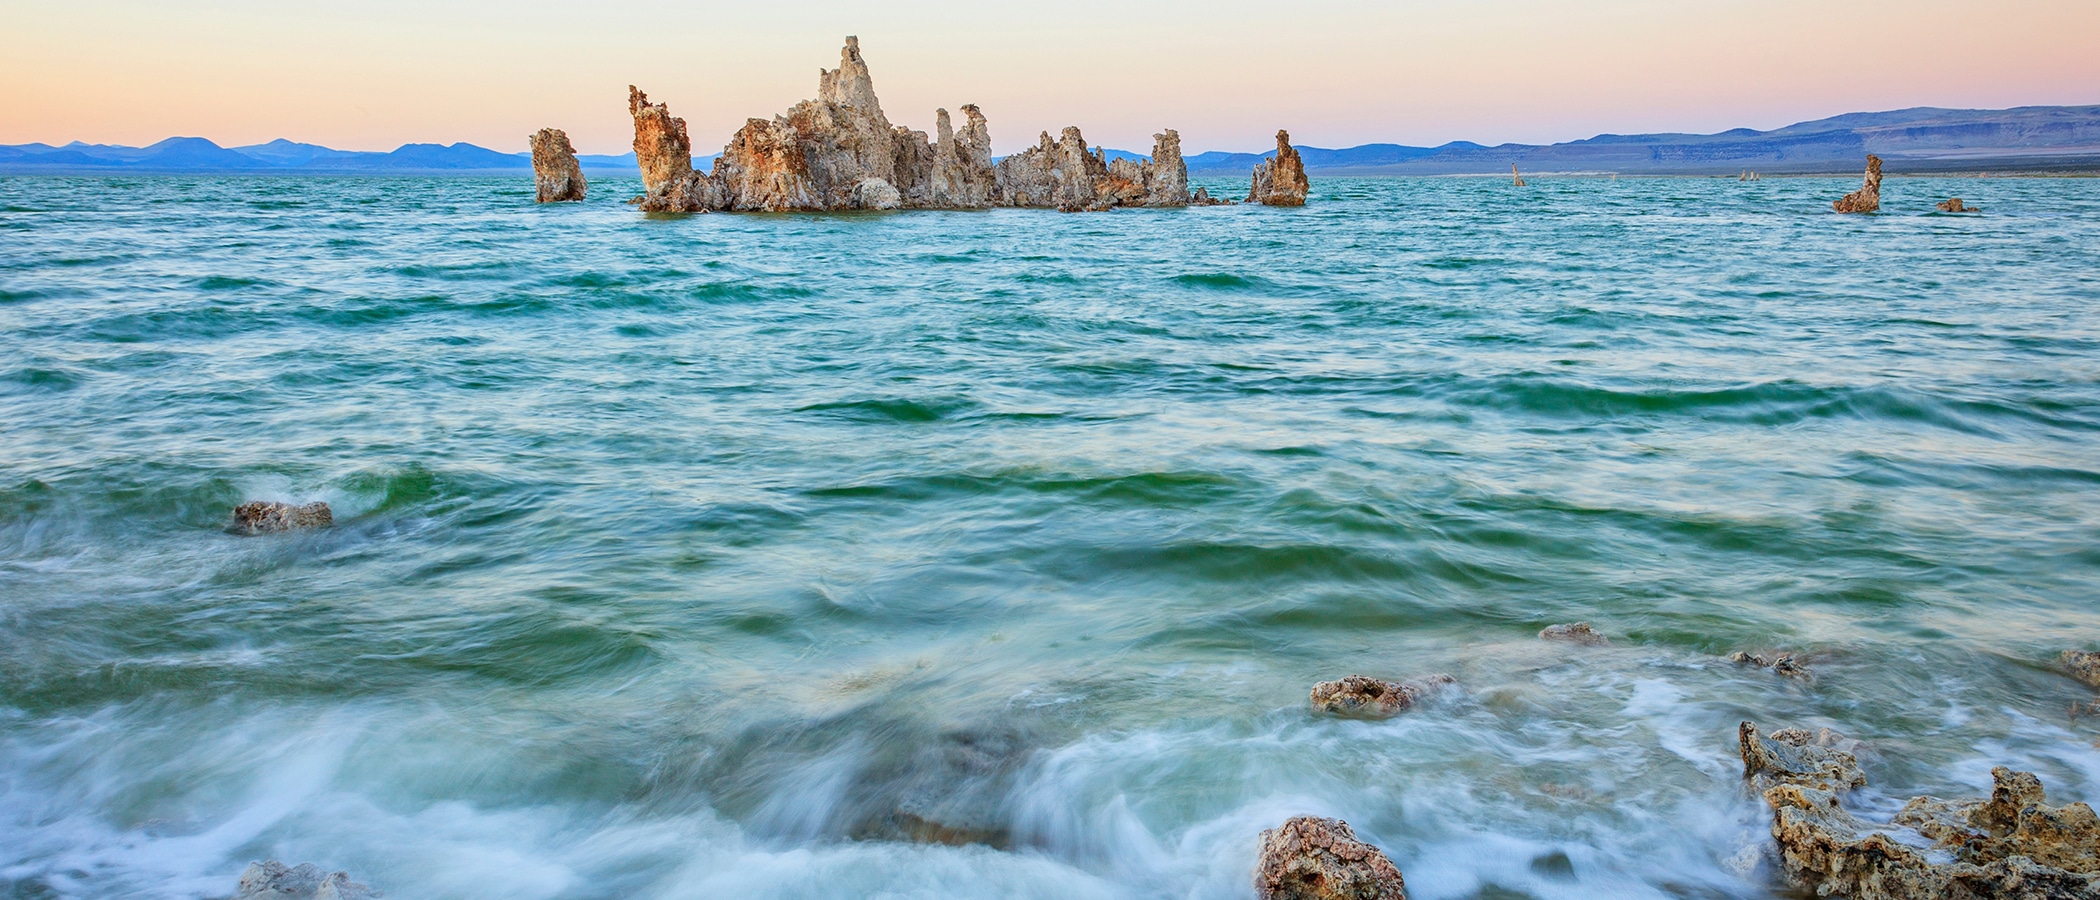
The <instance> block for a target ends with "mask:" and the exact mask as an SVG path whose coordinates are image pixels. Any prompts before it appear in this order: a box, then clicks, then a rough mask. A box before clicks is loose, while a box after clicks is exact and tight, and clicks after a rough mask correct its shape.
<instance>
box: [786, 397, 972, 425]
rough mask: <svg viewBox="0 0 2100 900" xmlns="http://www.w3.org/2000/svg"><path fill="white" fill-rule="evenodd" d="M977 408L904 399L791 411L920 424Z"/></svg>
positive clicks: (956, 400) (838, 403)
mask: <svg viewBox="0 0 2100 900" xmlns="http://www.w3.org/2000/svg"><path fill="white" fill-rule="evenodd" d="M977 407H978V403H977V402H976V401H974V400H968V399H964V398H942V399H929V400H914V399H910V398H905V397H883V398H877V399H868V400H842V401H836V402H831V403H813V404H810V405H808V406H801V407H796V409H795V411H796V412H802V413H821V414H823V415H826V416H829V417H833V418H839V419H844V420H847V421H852V422H863V423H869V424H883V423H905V424H923V423H927V422H938V421H941V420H942V419H948V418H952V417H954V416H955V415H956V414H957V413H960V412H962V411H964V410H970V409H976V408H977Z"/></svg>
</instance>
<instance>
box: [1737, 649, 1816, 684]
mask: <svg viewBox="0 0 2100 900" xmlns="http://www.w3.org/2000/svg"><path fill="white" fill-rule="evenodd" d="M1728 661H1729V662H1732V663H1736V664H1737V665H1744V666H1756V667H1758V668H1760V669H1771V670H1772V673H1773V674H1775V675H1785V676H1786V677H1788V678H1807V677H1809V672H1808V667H1807V666H1805V665H1802V664H1801V661H1800V660H1798V659H1795V658H1794V655H1793V654H1791V653H1749V652H1743V651H1738V652H1735V653H1731V654H1728Z"/></svg>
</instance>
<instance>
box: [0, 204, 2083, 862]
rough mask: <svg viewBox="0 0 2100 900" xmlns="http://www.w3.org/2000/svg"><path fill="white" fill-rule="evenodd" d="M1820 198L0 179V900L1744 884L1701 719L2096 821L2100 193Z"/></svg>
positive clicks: (1720, 765) (1734, 779)
mask: <svg viewBox="0 0 2100 900" xmlns="http://www.w3.org/2000/svg"><path fill="white" fill-rule="evenodd" d="M1855 184H1856V179H1822V180H1817V179H1778V178H1775V179H1770V180H1766V181H1762V182H1756V183H1750V184H1743V183H1738V182H1735V181H1720V180H1697V179H1652V180H1644V179H1623V180H1618V181H1611V180H1607V179H1594V178H1592V179H1554V178H1538V179H1535V180H1534V181H1533V186H1532V187H1531V188H1530V189H1529V190H1525V191H1516V190H1513V189H1511V188H1509V187H1508V186H1507V184H1506V183H1505V182H1504V181H1502V180H1498V179H1409V180H1340V179H1334V180H1322V181H1321V182H1319V183H1318V184H1317V185H1316V186H1315V187H1316V190H1315V193H1314V199H1313V204H1312V205H1311V206H1308V207H1307V208H1305V209H1303V210H1277V209H1263V208H1247V207H1235V208H1223V209H1198V210H1186V211H1157V212H1152V211H1144V212H1138V211H1129V212H1118V213H1114V214H1099V215H1078V216H1068V215H1058V214H1054V213H1046V212H1028V211H999V212H988V213H907V214H889V215H830V216H762V215H745V216H729V215H708V216H694V217H688V218H649V217H644V216H642V215H640V214H637V213H635V212H634V211H633V210H632V208H631V207H627V206H624V205H621V204H620V203H619V202H618V199H617V198H619V197H624V196H626V195H628V194H631V193H633V191H634V187H633V185H631V184H630V185H618V184H614V185H606V184H600V185H597V186H595V187H596V189H597V195H598V197H597V199H594V200H592V201H591V202H589V203H587V204H582V205H570V206H557V207H535V206H534V205H533V204H531V203H530V202H529V200H530V193H531V185H530V184H529V183H527V182H524V181H521V180H502V181H497V180H490V181H477V180H416V179H343V180H324V179H311V180H269V179H251V178H229V179H178V178H167V179H133V180H122V179H78V180H68V179H47V178H15V179H0V249H4V254H0V335H4V336H0V342H4V343H0V895H4V896H8V897H20V898H42V897H53V896H59V897H97V898H110V897H199V896H223V895H225V894H228V893H230V892H231V890H232V885H233V881H234V878H235V876H236V875H237V874H238V872H239V871H240V870H241V868H242V867H243V866H244V865H245V864H246V862H247V861H248V860H250V859H254V858H263V857H276V858H281V859H285V860H287V861H313V862H317V863H320V864H322V865H324V866H327V867H329V868H341V869H347V870H349V871H350V872H351V873H352V874H353V876H354V877H356V878H357V879H359V880H362V881H366V882H369V883H372V884H373V885H375V886H378V887H381V888H384V889H386V890H388V891H389V893H391V894H392V895H393V896H396V897H416V898H485V897H514V898H615V897H619V898H626V897H641V896H648V897H673V898H676V897H694V898H700V897H729V896H736V897H874V896H881V897H1044V898H1053V897H1054V898H1066V897H1104V898H1106V897H1116V898H1126V897H1127V898H1169V897H1172V898H1183V897H1241V898H1244V897H1250V896H1251V895H1252V887H1251V883H1250V880H1249V879H1250V873H1251V870H1252V864H1253V856H1254V848H1255V841H1256V835H1257V833H1258V832H1259V831H1260V830H1261V829H1263V828H1266V827H1271V826H1273V825H1276V824H1278V823H1279V822H1281V821H1282V820H1283V819H1284V818H1285V817H1288V816H1290V815H1293V814H1297V813H1305V812H1310V813H1320V814H1328V815H1339V816H1342V817H1344V818H1346V819H1348V820H1349V821H1350V822H1351V823H1352V824H1354V825H1355V826H1356V827H1357V829H1358V831H1359V833H1360V834H1362V835H1364V836H1365V837H1367V838H1369V839H1371V840H1373V841H1374V842H1376V843H1378V844H1380V845H1381V846H1383V847H1384V848H1386V849H1387V851H1388V852H1389V853H1391V855H1392V856H1393V857H1394V859H1395V861H1396V862H1397V863H1398V864H1399V865H1400V868H1401V869H1402V870H1403V871H1404V872H1405V873H1406V876H1407V880H1408V885H1409V889H1410V892H1411V894H1412V895H1413V896H1415V897H1417V898H1418V900H1437V898H1512V897H1536V898H1561V897H1568V898H1572V897H1597V896H1615V897H1771V896H1775V895H1779V894H1781V893H1783V891H1782V889H1781V888H1780V887H1779V886H1778V885H1777V884H1776V883H1775V882H1773V881H1772V876H1771V873H1770V871H1769V867H1766V868H1763V869H1759V870H1754V871H1751V872H1749V873H1748V874H1747V875H1745V874H1739V873H1738V870H1737V868H1734V867H1731V866H1730V865H1729V862H1728V861H1729V860H1730V859H1731V858H1732V857H1736V856H1737V854H1738V853H1739V852H1740V851H1742V849H1743V848H1744V847H1745V846H1749V845H1753V844H1755V843H1756V842H1757V841H1758V839H1759V836H1760V834H1761V833H1762V829H1763V827H1764V826H1763V822H1764V817H1763V813H1762V811H1761V806H1760V805H1759V804H1758V803H1757V802H1756V801H1754V800H1753V799H1751V798H1750V797H1748V796H1747V795H1746V794H1745V793H1743V792H1742V790H1741V788H1740V786H1739V766H1738V764H1737V763H1736V762H1735V760H1734V758H1733V754H1734V748H1733V733H1734V728H1735V725H1736V723H1737V722H1738V721H1740V720H1742V719H1745V718H1751V719H1755V720H1757V721H1759V722H1762V723H1766V724H1767V726H1768V727H1776V726H1779V725H1803V726H1824V725H1828V726H1834V727H1837V728H1838V729H1840V730H1842V731H1844V732H1846V733H1848V734H1850V735H1852V736H1856V737H1859V738H1863V739H1865V740H1866V741H1867V742H1868V743H1869V747H1870V752H1869V755H1868V756H1867V758H1866V765H1867V769H1868V774H1869V776H1870V778H1871V779H1872V780H1873V787H1872V788H1871V789H1870V791H1869V792H1868V794H1867V796H1866V798H1865V799H1864V800H1863V801H1862V802H1863V803H1864V804H1865V805H1867V806H1870V807H1871V806H1874V805H1876V804H1880V805H1882V806H1884V807H1886V805H1887V804H1890V803H1893V802H1895V801H1897V800H1899V799H1900V798H1903V797H1907V796H1910V795H1911V794H1914V793H1919V792H1924V791H1932V792H1941V793H1945V792H1968V791H1975V790H1977V789H1979V788H1981V787H1983V786H1987V785H1988V783H1989V776H1988V769H1989V767H1990V766H1992V765H1994V764H2000V763H2005V764H2012V765H2016V766H2020V767H2025V768H2029V769H2032V770H2034V771H2036V772H2038V773H2039V774H2041V775H2042V777H2043V779H2044V781H2045V783H2047V784H2048V785H2049V787H2050V790H2051V791H2052V796H2053V798H2054V799H2056V800H2058V801H2063V800H2070V799H2086V800H2096V799H2100V749H2096V748H2095V744H2094V741H2095V738H2096V736H2100V725H2096V724H2095V723H2094V722H2093V720H2091V719H2073V718H2071V717H2070V716H2069V715H2068V714H2067V712H2066V711H2067V709H2069V708H2070V706H2071V704H2072V703H2074V702H2078V701H2085V700H2090V699H2092V696H2093V695H2092V693H2091V692H2090V691H2088V690H2086V689H2085V688H2083V687H2081V686H2079V685H2078V684H2076V683H2075V682H2072V681H2070V680H2069V679H2067V678H2064V677H2062V676H2060V675H2058V674H2057V673H2055V672H2054V671H2053V670H2052V668H2051V665H2052V660H2053V658H2054V656H2055V655H2056V653H2057V652H2058V651H2060V650H2062V649H2065V648H2069V647H2088V648H2090V647H2094V646H2096V642H2100V308H2096V301H2100V276H2096V274H2095V273H2096V272H2100V267H2096V265H2095V260H2096V251H2100V182H2094V181H2082V180H2044V179H2035V180H2026V179H1994V180H1987V181H1932V180H1914V179H1898V180H1891V181H1890V182H1889V184H1888V186H1887V194H1886V197H1887V200H1888V202H1889V204H1890V211H1889V212H1888V213H1886V214H1884V215H1881V216H1876V217H1840V216H1837V215H1833V214H1831V213H1829V212H1828V201H1829V199H1830V198H1831V197H1833V196H1836V195H1837V194H1840V193H1843V192H1844V191H1846V190H1849V189H1850V188H1851V187H1853V186H1855ZM1210 186H1211V187H1212V189H1213V190H1217V191H1230V190H1231V189H1232V188H1233V187H1236V185H1233V184H1230V183H1226V182H1212V183H1210ZM1953 194H1959V195H1961V196H1962V197H1963V198H1964V199H1965V200H1967V201H1968V202H1970V203H1972V204H1980V205H1982V206H1983V207H1985V208H1986V209H1987V210H1988V213H1987V214H1986V215H1984V216H1982V217H1966V218H1965V217H1952V216H1941V215H1926V214H1920V213H1922V212H1927V211H1929V210H1930V204H1931V202H1932V201H1935V200H1938V199H1941V198H1944V197H1945V196H1949V195H1953ZM255 498H263V499H279V500H297V501H305V500H309V499H323V500H326V501H328V502H329V503H331V504H332V505H333V506H334V509H335V512H336V517H337V522H338V527H336V528H334V529H333V530H329V531H326V532H320V533H312V534H305V535H296V536H275V537H261V538H242V537H236V536H233V535H230V534H227V533H225V532H224V531H223V528H224V526H225V524H226V522H227V516H228V510H229V508H230V507H231V506H232V505H234V504H235V503H238V502H241V501H243V500H247V499H255ZM1573 620H1588V621H1590V622H1593V623H1595V624H1596V626H1597V627H1598V628H1599V629H1601V630H1602V631H1604V632H1606V633H1608V634H1609V635H1611V636H1612V638H1613V643H1612V645H1611V646H1609V647H1604V648H1583V647H1574V646H1568V645H1561V644H1546V643H1543V642H1541V641H1539V640H1537V638H1536V637H1535V635H1536V633H1537V631H1538V630H1539V629H1540V628H1541V627H1542V626H1545V625H1548V624H1551V623H1556V622H1566V621H1573ZM1758 648H1769V649H1776V650H1792V651H1799V652H1802V653H1805V654H1808V655H1809V658H1810V660H1811V664H1812V665H1813V666H1814V668H1815V670H1816V673H1817V677H1816V678H1815V680H1814V681H1812V682H1797V681H1789V680H1785V679H1781V678H1778V677H1775V676H1773V675H1770V674H1769V673H1765V672H1761V671H1758V670H1752V669H1743V668H1738V667H1736V666H1734V665H1731V664H1729V663H1727V662H1725V661H1724V660H1722V659H1721V658H1720V657H1721V655H1723V654H1726V653H1728V652H1730V651H1733V650H1738V649H1758ZM1350 672H1362V673H1366V674H1372V675H1380V676H1388V677H1403V676H1412V675H1420V674H1426V673H1431V672H1449V673H1451V674H1453V675H1455V676H1456V677H1457V678H1458V680H1459V682H1460V684H1461V686H1462V687H1461V689H1460V690H1458V691H1456V692H1453V693H1451V694H1448V695H1446V696H1445V697H1443V698H1441V699H1439V700H1438V701H1436V702H1435V703H1433V704H1431V705H1430V706H1429V707H1427V708H1424V709H1418V710H1415V711H1412V712H1410V713H1407V714H1405V715H1402V716H1400V717H1398V718H1395V719H1392V720H1390V721H1386V722H1381V723H1368V722H1355V721H1338V720H1333V719H1324V718H1317V717H1314V716H1313V715H1311V714H1310V713H1309V712H1308V710H1307V709H1306V701H1305V695H1306V691H1307V689H1308V688H1309V687H1310V686H1311V685H1312V684H1313V683H1314V682H1316V681H1319V680H1323V679H1326V678H1332V677H1337V676H1339V675H1342V674H1346V673H1350ZM915 838H916V840H914V839H915ZM932 839H938V840H932ZM940 840H946V841H949V842H951V843H952V844H963V846H952V845H950V844H943V843H940V842H939V841H940ZM972 841H976V842H975V843H971V842H972ZM1753 858H1754V857H1753Z"/></svg>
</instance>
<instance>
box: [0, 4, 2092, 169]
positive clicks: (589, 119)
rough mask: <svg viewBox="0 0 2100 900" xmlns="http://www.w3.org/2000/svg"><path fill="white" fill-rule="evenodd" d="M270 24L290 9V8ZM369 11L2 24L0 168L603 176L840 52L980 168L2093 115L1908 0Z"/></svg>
mask: <svg viewBox="0 0 2100 900" xmlns="http://www.w3.org/2000/svg"><path fill="white" fill-rule="evenodd" d="M295 6H296V7H298V8H294V7H295ZM434 6H435V5H433V4H416V5H411V4H409V3H406V2H403V0H379V2H375V3H367V4H361V5H359V6H358V7H357V8H356V9H355V10H350V9H345V8H341V7H339V6H329V7H321V6H305V5H299V4H284V3H265V2H261V0H221V2H214V3H202V2H190V3H182V2H169V3H145V2H138V0H75V2H72V3H68V4H64V5H59V4H37V5H34V6H31V5H28V4H21V3H17V4H14V7H15V8H13V9H11V10H10V11H9V12H8V14H7V15H8V19H9V22H10V25H9V28H8V29H7V31H6V33H5V34H4V35H0V143H8V144H13V143H27V142H31V141H45V142H49V143H63V142H66V141H70V140H76V139H78V140H85V141H88V142H90V143H122V144H133V145H142V144H147V143H151V142H153V141H156V140H159V139H161V138H165V137H168V136H171V135H194V136H201V137H207V138H211V139H212V140H214V141H217V142H218V143H220V144H223V145H227V146H237V145H243V144H253V143H261V142H264V141H268V140H270V139H272V138H277V137H286V138H290V139H293V140H299V141H307V142H312V143H318V144H325V145H328V146H331V147H336V148H339V149H354V150H390V149H393V148H394V147H395V146H398V145H400V144H402V143H407V142H436V143H452V142H455V141H467V142H471V143H475V144H480V145H482V146H486V147H490V148H493V149H497V150H504V151H518V150H522V149H524V146H525V136H526V135H527V134H529V133H530V132H532V131H533V130H535V129H538V128H540V127H543V126H554V127H560V128H564V129H566V130H567V131H568V132H569V134H570V136H571V137H572V139H574V141H575V143H576V145H577V147H578V149H579V150H581V151H583V152H586V153H621V152H625V151H626V150H627V149H628V143H629V140H630V138H631V130H630V128H631V126H630V123H629V120H628V118H627V110H626V89H627V85H628V84H629V83H634V84H638V85H640V86H641V87H642V88H643V89H644V90H646V91H648V92H649V94H650V96H651V98H652V99H656V100H660V101H666V102H668V103H670V105H671V108H672V111H673V112H675V113H677V114H678V115H680V116H683V117H685V118H686V120H687V121H688V122H689V123H690V125H691V131H692V135H693V142H694V150H695V152H696V153H701V154H706V153H712V152H715V150H717V149H719V148H720V146H721V145H722V143H724V142H725V141H726V140H727V139H728V137H729V135H730V134H731V133H732V132H733V131H734V130H735V129H736V128H737V127H738V126H739V125H741V124H742V123H743V121H744V120H745V119H746V118H749V117H752V116H770V115H772V114H774V113H777V112H780V111H782V110H784V109H785V108H787V107H788V106H789V105H791V104H792V103H794V102H795V101H797V100H800V99H804V98H807V97H810V96H813V95H814V94H815V91H816V75H817V69H818V68H819V67H820V66H821V67H827V68H828V67H832V66H835V65H836V64H837V60H838V47H839V43H840V38H841V37H842V36H844V35H846V34H848V33H854V34H858V35H859V36H860V38H861V44H862V49H863V51H864V52H865V54H866V56H867V58H868V61H869V65H870V67H871V68H872V70H873V71H874V75H875V83H876V87H877V89H878V90H879V91H880V92H881V95H882V99H883V106H884V110H885V111H886V112H887V113H888V114H889V117H890V119H891V120H892V121H893V122H897V123H899V124H906V125H910V126H911V127H914V128H920V129H927V130H931V128H932V125H933V110H934V108H935V107H936V106H945V107H947V108H948V109H950V110H951V111H952V110H954V109H955V108H956V107H958V106H960V105H961V104H963V103H967V102H974V103H977V104H978V105H980V106H981V107H983V108H984V110H985V113H986V115H987V116H988V117H989V118H990V120H991V126H992V135H993V139H994V141H995V143H996V144H997V146H998V147H999V149H1000V150H1001V152H1006V151H1010V150H1012V149H1017V148H1019V147H1021V146H1023V145H1026V144H1030V143H1033V142H1034V140H1035V136H1036V134H1037V132H1039V131H1044V130H1048V131H1051V132H1052V133H1055V132H1056V131H1057V129H1058V128H1060V127H1062V126H1064V125H1067V124H1077V125H1079V126H1081V127H1082V128H1083V129H1084V130H1085V133H1086V135H1087V138H1088V140H1089V141H1090V142H1091V143H1094V144H1099V145H1106V146H1113V147H1121V148H1126V149H1131V150H1137V151H1140V152H1143V151H1146V150H1148V149H1149V148H1150V147H1151V137H1150V136H1151V134H1152V133H1153V132H1155V131H1157V130H1159V129H1160V128H1162V127H1175V128H1178V129H1179V130H1180V131H1181V133H1182V137H1183V145H1184V147H1186V148H1187V149H1188V151H1189V152H1192V153H1193V152H1199V151H1202V150H1261V149H1263V148H1265V147H1267V146H1270V135H1272V134H1273V133H1274V132H1275V130H1276V129H1277V128H1278V127H1288V128H1289V129H1290V130H1291V132H1292V135H1293V137H1294V139H1295V140H1297V141H1298V142H1300V143H1303V144H1306V145H1309V146H1320V147H1343V146H1351V145H1355V144H1362V143H1369V142H1374V141H1389V142H1395V143H1406V144H1417V145H1435V144H1440V143H1443V142H1446V141H1451V140H1472V141H1478V142H1481V143H1487V144H1493V143H1500V142H1504V141H1521V142H1528V143H1549V142H1553V141H1562V140H1572V139H1578V138H1584V137H1589V136H1591V135H1594V134H1597V133H1599V132H1618V133H1632V132H1643V131H1693V132H1711V131H1719V130H1723V129H1727V128H1734V127H1753V128H1773V127H1778V126H1781V125H1786V124H1790V123H1792V122H1795V121H1800V120H1803V119H1812V118H1819V117H1822V116H1827V115H1833V114H1837V113H1843V112H1852V111H1865V110H1879V109H1892V108H1900V107H1906V106H1953V107H2004V106H2022V105H2036V104H2085V103H2100V54H2096V53H2093V52H2092V49H2091V45H2092V41H2093V38H2094V36H2095V35H2100V5H2095V4H2091V3H2085V2H2080V3H2071V2H2061V0H2051V2H2042V0H2025V2H2022V0H2013V2H2008V3H2004V4H1997V5H1993V6H1991V7H1988V8H1986V7H1983V6H1981V5H1977V4H1973V3H1957V2H1947V0H1924V2H1912V3H1904V4H1897V3H1894V2H1883V0H1877V2H1872V3H1866V4H1860V5H1858V6H1856V7H1855V8H1853V9H1849V10H1846V11H1844V12H1842V13H1838V14H1833V13H1831V12H1830V11H1829V7H1827V6H1822V5H1810V4H1807V3H1804V2H1797V0H1789V2H1777V3H1750V2H1724V3H1716V4H1707V5H1704V6H1702V7H1700V8H1697V9H1692V8H1687V5H1685V4H1673V3H1662V2H1650V0H1613V2H1599V3H1591V4H1587V5H1585V6H1582V7H1579V8H1577V7H1573V6H1569V5H1566V4H1553V3H1547V2H1537V0H1485V2H1476V3H1468V4H1456V3H1450V2H1403V3H1370V2H1313V3H1308V4H1303V5H1301V8H1299V9H1296V10H1294V11H1293V12H1292V14H1291V15H1290V16H1288V17H1279V16H1278V15H1277V14H1276V12H1275V9H1276V7H1275V5H1274V4H1271V3H1265V2H1244V0H1215V2H1210V3H1202V4H1199V3H1193V2H1173V3H1165V4H1154V5H1151V6H1146V7H1143V8H1131V9H1118V10H1117V11H1116V12H1115V13H1114V17H1115V21H1114V22H1113V24H1109V23H1103V22H1092V21H1089V22H1085V23H1076V24H1075V23H1068V22H1066V21H1064V20H1062V19H1058V18H1055V17H1054V16H1053V14H1052V12H1050V11H1049V8H1030V9H1027V10H1008V9H1005V8H1002V7H985V6H981V5H976V4H970V5H965V4H961V3H956V2H919V3H908V4H888V5H885V7H884V8H882V9H881V10H880V11H871V10H870V9H869V8H868V7H867V6H866V5H865V4H848V3H845V2H843V0H832V2H797V0H788V2H784V3H779V4H773V5H771V6H768V7H765V8H764V9H761V10H753V9H751V8H750V7H749V6H734V7H731V6H726V5H725V6H723V7H721V8H719V9H716V8H710V7H709V5H707V4H693V3H672V2H659V0H652V2H645V3H630V4H625V5H624V7H623V8H622V9H618V10H609V9H607V8H604V7H593V8H591V9H589V10H588V11H586V10H585V9H584V8H582V7H578V6H573V5H560V6H557V5H554V4H552V3H547V2H544V0H521V2H513V3H508V4H495V3H491V2H485V0H476V2H468V3H455V4H451V5H447V6H443V7H441V8H433V7H434Z"/></svg>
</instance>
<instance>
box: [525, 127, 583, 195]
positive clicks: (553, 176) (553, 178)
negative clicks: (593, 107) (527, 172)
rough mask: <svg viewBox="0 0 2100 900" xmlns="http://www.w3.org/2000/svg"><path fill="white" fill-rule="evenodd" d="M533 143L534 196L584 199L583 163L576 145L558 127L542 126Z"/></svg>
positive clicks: (534, 136)
mask: <svg viewBox="0 0 2100 900" xmlns="http://www.w3.org/2000/svg"><path fill="white" fill-rule="evenodd" d="M530 140H531V142H532V184H533V189H534V194H535V196H534V199H536V200H538V201H539V202H541V203H565V202H569V201H580V200H582V199H583V194H584V190H585V184H584V181H583V166H582V165H581V164H579V163H577V161H576V148H575V147H572V146H570V145H569V135H568V134H567V133H566V132H564V131H562V130H561V129H559V128H542V129H540V130H539V132H538V133H537V134H534V135H533V136H532V137H531V138H530Z"/></svg>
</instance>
